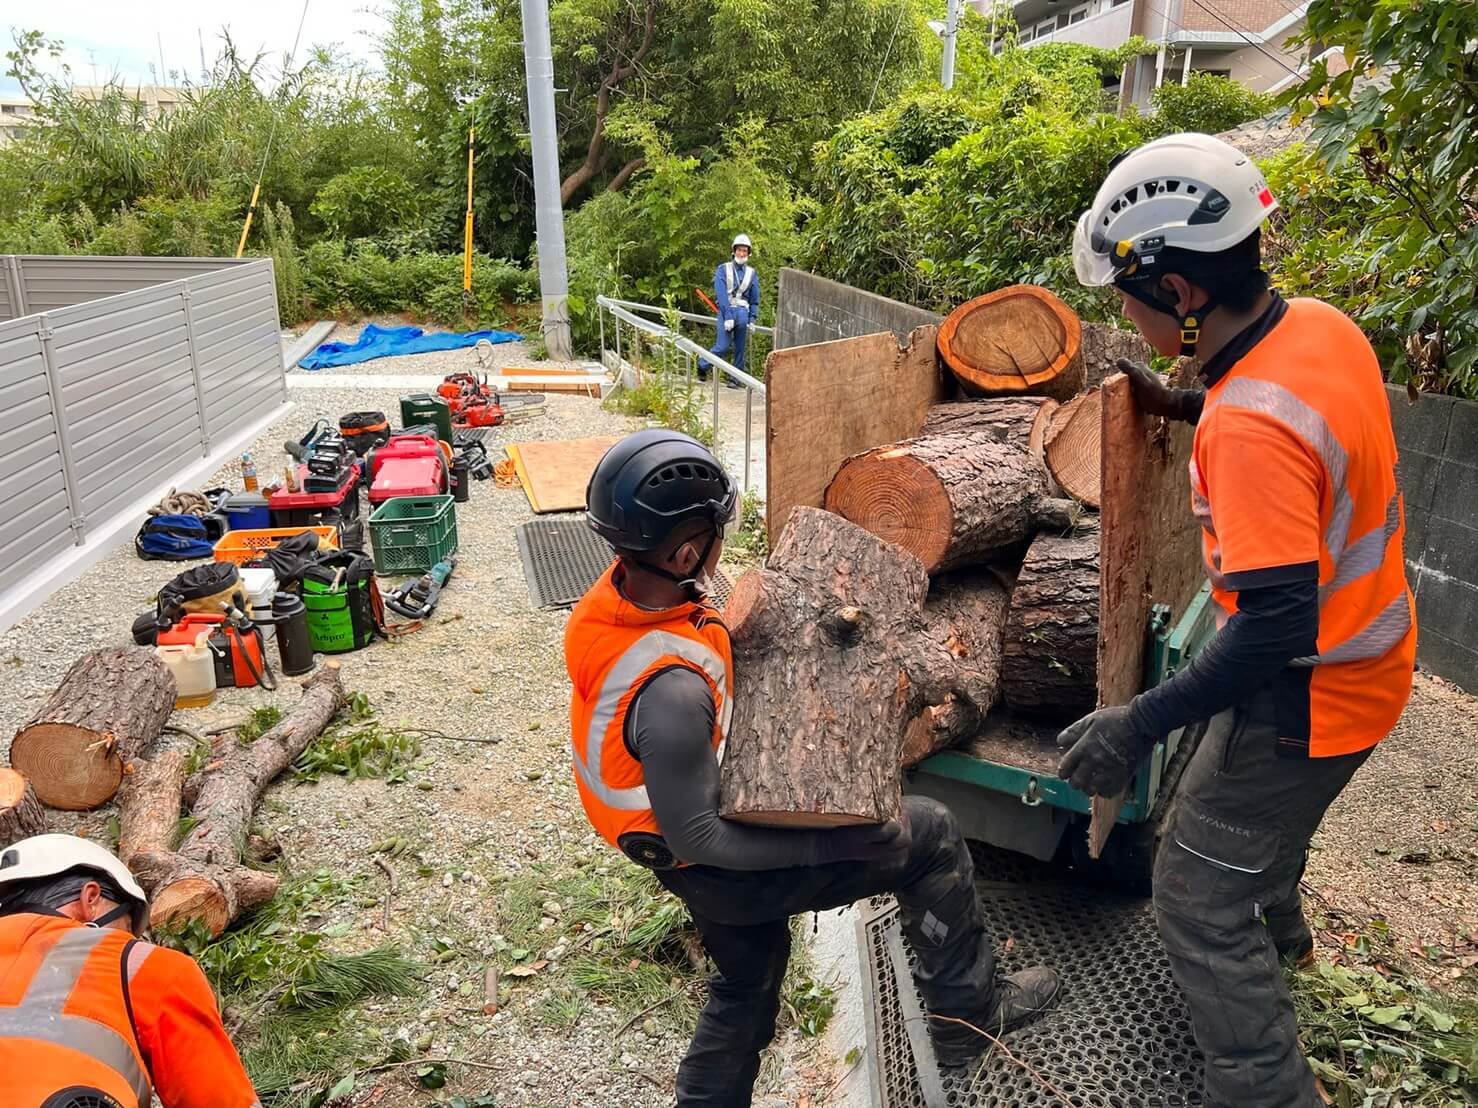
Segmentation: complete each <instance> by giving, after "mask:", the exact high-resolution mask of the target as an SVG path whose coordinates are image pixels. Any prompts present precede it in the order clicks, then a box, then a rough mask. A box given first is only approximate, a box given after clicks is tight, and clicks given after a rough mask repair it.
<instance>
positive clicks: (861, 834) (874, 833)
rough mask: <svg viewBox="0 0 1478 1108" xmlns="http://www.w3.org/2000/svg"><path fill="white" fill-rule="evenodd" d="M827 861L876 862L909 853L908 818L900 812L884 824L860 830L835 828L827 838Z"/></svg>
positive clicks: (911, 836)
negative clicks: (896, 816)
mask: <svg viewBox="0 0 1478 1108" xmlns="http://www.w3.org/2000/svg"><path fill="white" fill-rule="evenodd" d="M826 840H827V841H826V847H827V855H828V860H829V861H836V862H878V861H886V860H888V859H891V858H895V857H899V856H901V855H903V854H906V853H908V848H909V846H910V845H911V844H912V843H913V832H912V831H911V830H910V829H909V826H908V816H907V814H906V813H903V812H900V813H899V815H898V818H897V819H890V820H889V821H888V822H887V823H869V824H866V825H864V826H860V827H838V828H837V829H836V830H834V831H829V832H827V834H826Z"/></svg>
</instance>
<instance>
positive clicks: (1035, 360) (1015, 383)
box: [938, 285, 1083, 400]
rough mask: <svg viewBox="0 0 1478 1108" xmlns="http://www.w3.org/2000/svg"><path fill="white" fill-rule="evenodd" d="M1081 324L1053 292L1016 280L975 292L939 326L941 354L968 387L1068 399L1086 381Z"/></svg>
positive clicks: (998, 393) (994, 392)
mask: <svg viewBox="0 0 1478 1108" xmlns="http://www.w3.org/2000/svg"><path fill="white" fill-rule="evenodd" d="M1081 341H1082V324H1081V323H1080V322H1079V320H1078V317H1077V315H1076V314H1075V313H1074V312H1073V310H1072V309H1071V308H1069V307H1068V306H1067V305H1066V304H1064V303H1063V302H1062V301H1061V300H1059V299H1058V298H1057V297H1055V296H1053V295H1052V293H1050V292H1048V291H1047V290H1046V289H1044V288H1040V287H1038V286H1036V285H1012V286H1011V287H1009V288H1004V289H999V290H997V291H996V292H991V293H987V294H986V295H984V296H977V297H976V298H975V299H974V300H971V301H968V302H967V303H964V304H961V305H960V306H959V307H958V308H956V309H955V310H954V311H952V312H951V313H950V314H949V316H948V318H946V319H945V321H944V323H943V324H942V325H941V326H940V328H939V338H938V344H939V355H940V357H942V358H943V359H944V362H945V364H946V365H948V366H949V368H950V370H951V371H952V372H953V373H954V375H955V378H956V379H957V380H958V381H959V382H960V385H961V386H962V387H963V388H964V389H965V391H966V392H967V393H971V394H973V395H976V396H1009V395H1012V394H1023V393H1031V394H1035V395H1038V396H1051V397H1054V398H1055V399H1057V400H1068V399H1070V398H1071V397H1073V396H1075V395H1076V394H1077V392H1078V390H1079V389H1081V388H1082V387H1083V365H1082V360H1081V358H1080V357H1079V345H1080V343H1081Z"/></svg>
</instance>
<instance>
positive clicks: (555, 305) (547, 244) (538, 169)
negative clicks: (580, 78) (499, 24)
mask: <svg viewBox="0 0 1478 1108" xmlns="http://www.w3.org/2000/svg"><path fill="white" fill-rule="evenodd" d="M521 2H522V5H523V64H524V74H525V76H526V78H527V80H528V87H529V140H530V143H531V144H532V146H533V152H534V233H535V236H536V237H537V240H538V244H539V293H540V297H541V298H542V299H543V301H544V346H545V348H546V349H547V350H548V351H549V356H550V357H551V358H553V359H554V360H555V361H569V360H570V358H571V357H572V356H573V354H574V350H573V348H572V345H571V341H570V307H569V278H568V276H567V274H566V270H565V225H564V205H563V204H562V203H561V201H560V198H559V143H558V141H557V139H556V136H555V130H554V56H553V51H552V50H551V48H550V45H549V5H548V0H521Z"/></svg>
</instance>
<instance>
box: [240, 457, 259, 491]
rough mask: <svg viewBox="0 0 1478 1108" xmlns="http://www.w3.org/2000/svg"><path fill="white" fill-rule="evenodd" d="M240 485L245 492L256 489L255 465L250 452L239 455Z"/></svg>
mask: <svg viewBox="0 0 1478 1108" xmlns="http://www.w3.org/2000/svg"><path fill="white" fill-rule="evenodd" d="M241 487H242V488H243V489H245V490H246V491H247V492H256V491H257V467H256V465H255V464H254V463H253V462H252V460H251V455H250V454H243V455H241Z"/></svg>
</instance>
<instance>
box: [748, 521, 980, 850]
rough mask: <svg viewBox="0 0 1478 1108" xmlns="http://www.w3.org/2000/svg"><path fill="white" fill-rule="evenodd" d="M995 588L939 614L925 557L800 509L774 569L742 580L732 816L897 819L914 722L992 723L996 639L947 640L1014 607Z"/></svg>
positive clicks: (836, 822)
mask: <svg viewBox="0 0 1478 1108" xmlns="http://www.w3.org/2000/svg"><path fill="white" fill-rule="evenodd" d="M992 588H994V589H996V590H999V586H998V585H994V584H985V585H982V586H980V589H981V592H982V594H983V595H982V597H981V598H980V599H978V600H973V601H966V600H960V601H958V602H955V601H952V600H951V601H941V603H940V604H939V605H938V606H937V614H936V613H926V611H925V597H926V596H927V594H928V589H929V578H928V576H927V574H925V573H924V569H923V566H922V565H920V564H919V562H918V560H917V559H916V558H914V557H913V556H912V555H910V554H908V553H907V552H905V551H903V550H901V549H900V548H898V547H896V546H893V545H891V544H889V543H887V542H884V541H882V540H880V539H879V538H877V537H876V536H874V535H871V534H869V533H868V532H866V531H864V530H863V529H862V528H860V527H857V526H855V525H853V524H851V523H848V522H847V521H846V520H844V519H842V518H840V517H839V516H835V515H832V514H831V513H829V512H823V511H820V510H819V509H816V508H809V507H797V508H795V509H794V510H793V511H792V513H791V516H790V522H789V523H788V524H787V525H786V527H785V530H784V532H783V533H782V534H781V536H780V541H779V543H778V544H777V545H776V548H775V552H774V553H773V554H772V555H771V556H770V559H769V562H768V564H767V568H765V569H762V570H752V571H750V572H749V573H746V574H745V575H744V576H743V577H741V578H740V579H739V581H738V582H737V583H736V584H735V586H734V590H733V593H732V595H731V596H730V599H729V606H728V612H727V619H728V623H729V626H730V628H731V633H732V637H733V644H734V669H735V690H734V715H733V719H732V721H731V723H730V728H729V740H728V746H727V748H726V752H725V756H724V762H723V786H722V796H721V802H720V811H721V813H722V814H723V815H724V816H725V817H727V818H731V819H738V820H742V821H744V822H747V823H761V824H768V825H772V826H778V827H839V826H844V825H847V824H861V823H876V822H881V821H884V820H889V819H893V818H895V817H896V816H897V815H898V811H899V805H900V802H901V795H902V794H901V787H900V783H901V767H900V752H901V750H902V745H903V740H904V736H905V734H906V733H907V732H908V729H909V726H910V725H911V724H912V723H913V721H914V720H916V719H918V718H919V717H921V716H925V714H926V713H927V711H928V710H929V709H930V708H942V707H945V706H946V705H949V706H950V707H948V709H947V711H948V712H949V713H950V714H951V716H953V715H954V714H956V713H962V712H963V713H967V714H968V713H973V714H975V715H977V716H978V715H983V714H984V712H985V711H986V710H987V709H988V708H989V705H990V703H993V702H994V700H995V689H994V686H993V684H992V683H991V682H989V681H988V680H987V677H988V674H989V670H990V659H989V639H990V635H989V634H988V633H986V632H980V633H979V634H977V633H976V632H975V631H974V630H973V629H972V631H971V632H970V633H969V634H968V636H967V635H961V636H959V638H958V641H957V642H955V643H953V644H952V643H951V633H950V631H949V630H948V629H947V627H946V625H948V624H950V622H951V620H952V619H956V618H963V616H964V615H965V613H966V612H967V611H968V609H969V607H970V604H972V603H973V604H977V605H980V606H983V607H984V606H990V607H993V608H1003V607H1004V603H1003V601H1002V599H1001V598H996V597H990V598H989V599H986V598H985V597H986V596H987V595H989V594H990V590H991V589H992ZM977 640H979V642H977ZM951 697H952V698H953V703H952V702H951ZM976 697H979V698H980V701H983V703H980V702H977V701H976V699H975V698H976Z"/></svg>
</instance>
